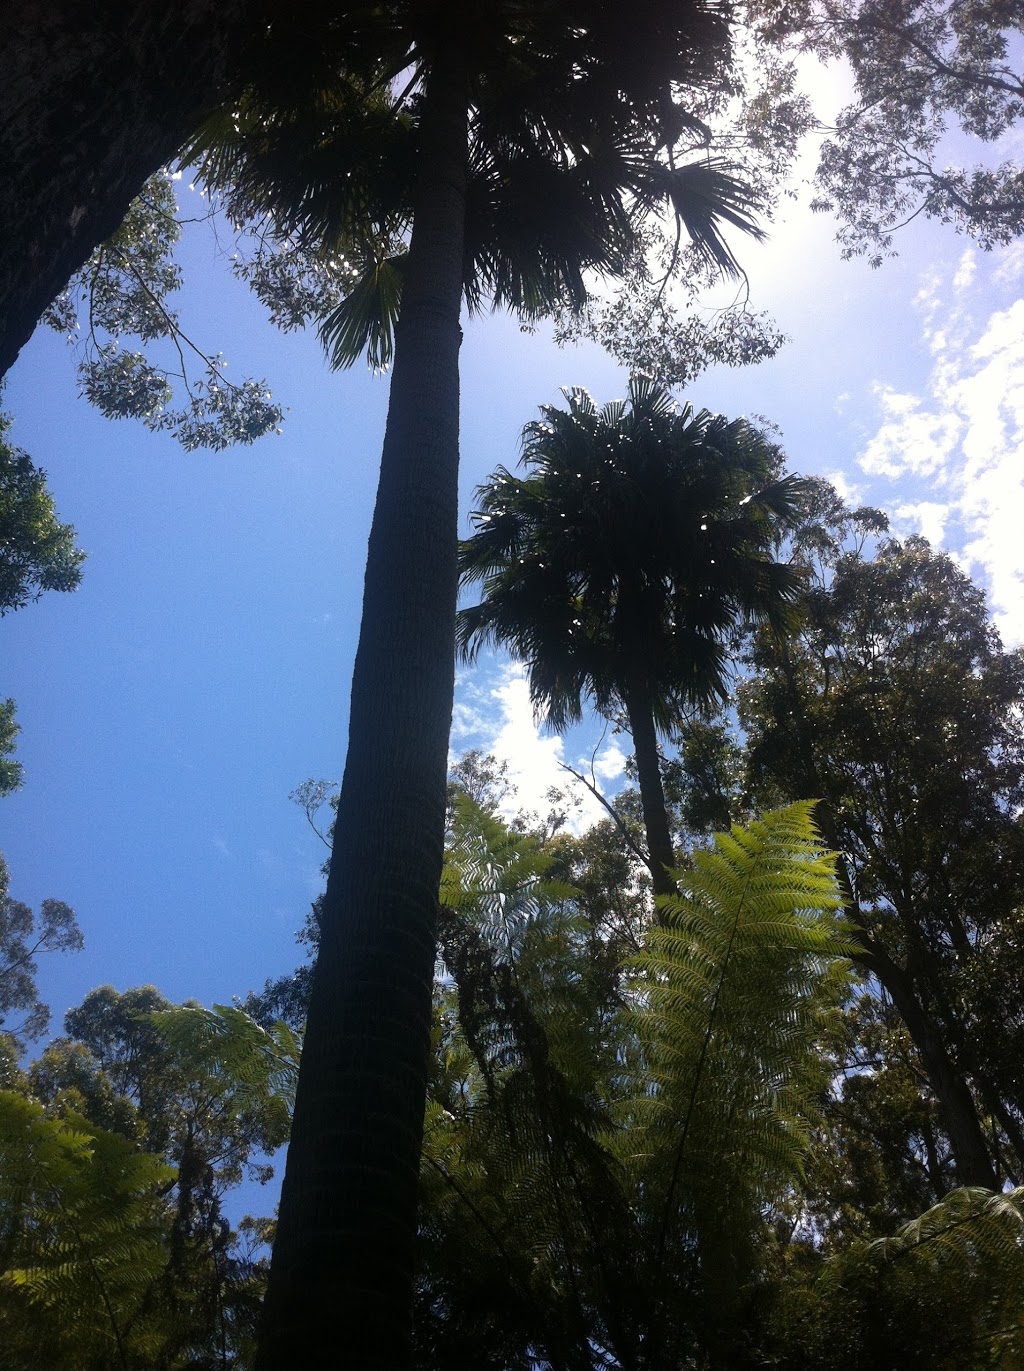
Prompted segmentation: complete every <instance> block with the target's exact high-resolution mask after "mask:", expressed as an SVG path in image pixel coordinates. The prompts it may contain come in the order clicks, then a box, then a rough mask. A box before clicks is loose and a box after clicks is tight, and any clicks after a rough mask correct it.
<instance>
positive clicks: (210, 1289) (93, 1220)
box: [0, 987, 298, 1371]
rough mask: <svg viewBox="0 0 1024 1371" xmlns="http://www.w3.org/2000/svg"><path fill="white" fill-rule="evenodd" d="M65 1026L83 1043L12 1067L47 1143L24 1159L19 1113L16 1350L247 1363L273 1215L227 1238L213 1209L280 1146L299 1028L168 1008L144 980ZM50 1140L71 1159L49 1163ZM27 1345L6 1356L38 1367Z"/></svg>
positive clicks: (13, 1226) (180, 1364)
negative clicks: (28, 1193) (29, 1187)
mask: <svg viewBox="0 0 1024 1371" xmlns="http://www.w3.org/2000/svg"><path fill="white" fill-rule="evenodd" d="M65 1026H66V1028H67V1029H68V1031H69V1033H70V1034H73V1035H74V1036H73V1037H68V1038H64V1039H57V1040H55V1041H54V1042H51V1043H50V1044H49V1045H48V1046H47V1048H46V1049H45V1050H44V1052H43V1053H42V1054H41V1056H40V1057H39V1058H38V1060H37V1061H35V1062H34V1063H32V1065H31V1066H30V1067H29V1069H28V1070H27V1072H24V1073H21V1072H18V1071H17V1069H16V1068H15V1067H14V1065H13V1063H11V1065H10V1067H9V1068H8V1070H7V1071H6V1077H7V1079H6V1080H5V1084H9V1085H10V1086H11V1087H12V1088H13V1090H16V1091H17V1092H18V1094H17V1095H16V1096H13V1095H12V1099H14V1100H15V1101H18V1100H20V1101H21V1105H20V1106H18V1107H20V1110H21V1113H20V1115H17V1117H18V1118H20V1117H21V1116H22V1115H24V1116H25V1118H30V1119H31V1120H34V1121H35V1122H34V1123H33V1125H32V1128H33V1129H34V1130H35V1131H34V1133H32V1137H33V1138H35V1137H36V1135H38V1138H40V1139H42V1142H40V1143H39V1145H38V1146H37V1145H36V1143H33V1144H32V1148H31V1149H29V1150H28V1151H27V1152H26V1151H25V1149H27V1148H28V1142H25V1141H24V1139H22V1137H21V1135H22V1133H25V1134H26V1137H27V1136H28V1134H27V1132H26V1130H27V1129H28V1124H24V1126H22V1124H18V1128H20V1129H21V1132H20V1133H18V1132H17V1130H15V1132H16V1133H17V1137H16V1138H15V1141H14V1142H12V1143H11V1144H10V1148H11V1150H12V1151H11V1155H12V1156H14V1158H15V1161H16V1162H17V1159H18V1158H19V1157H20V1156H22V1152H25V1155H26V1156H28V1158H29V1160H28V1161H25V1162H24V1165H23V1166H22V1172H24V1171H25V1170H26V1168H28V1167H29V1164H30V1162H31V1164H32V1165H33V1166H35V1167H36V1170H35V1171H33V1172H32V1175H33V1177H34V1178H35V1179H34V1180H33V1184H36V1185H37V1190H36V1192H33V1193H34V1195H35V1198H34V1199H33V1200H32V1204H33V1205H34V1206H35V1207H34V1208H31V1207H30V1205H29V1200H27V1199H26V1198H25V1197H24V1195H23V1193H22V1192H23V1191H24V1189H25V1184H24V1183H23V1181H22V1180H20V1179H19V1176H20V1175H21V1172H19V1171H18V1166H19V1165H22V1164H21V1163H20V1162H18V1164H17V1165H14V1164H13V1163H12V1164H11V1165H9V1166H8V1167H7V1171H6V1176H7V1178H8V1179H9V1180H10V1184H11V1186H21V1189H20V1190H19V1191H18V1192H17V1194H16V1193H15V1191H14V1190H13V1189H9V1190H4V1189H3V1181H2V1180H0V1270H3V1271H5V1272H6V1277H5V1278H4V1288H5V1289H6V1290H7V1291H9V1292H14V1293H11V1294H10V1296H9V1299H10V1301H11V1305H10V1307H11V1311H12V1312H11V1316H10V1317H11V1320H12V1326H13V1327H15V1328H16V1329H17V1334H18V1339H19V1341H18V1343H17V1346H18V1348H19V1349H20V1348H21V1347H22V1345H24V1347H25V1348H26V1349H32V1348H36V1347H43V1348H50V1347H51V1346H52V1349H53V1350H52V1353H50V1352H47V1353H46V1355H45V1357H44V1363H45V1364H46V1365H50V1364H52V1365H53V1366H54V1367H65V1366H66V1367H67V1368H68V1371H78V1368H80V1367H82V1366H88V1367H89V1371H107V1368H108V1367H109V1368H110V1371H125V1368H132V1371H136V1368H137V1371H151V1368H154V1367H159V1368H160V1369H161V1371H185V1368H188V1367H198V1366H208V1365H213V1364H216V1365H231V1366H237V1367H239V1368H242V1367H245V1366H249V1365H251V1359H252V1355H253V1350H254V1343H255V1328H256V1320H257V1317H258V1313H259V1303H260V1299H261V1296H262V1292H263V1287H264V1283H265V1276H266V1261H265V1244H266V1242H267V1240H268V1236H269V1234H270V1229H269V1228H268V1223H269V1221H263V1220H250V1221H247V1222H246V1223H245V1224H243V1225H242V1227H241V1228H240V1231H239V1233H238V1234H235V1233H232V1231H231V1228H230V1225H229V1224H228V1222H227V1220H226V1219H225V1218H224V1216H223V1213H222V1211H221V1203H222V1200H223V1198H224V1195H225V1194H226V1192H227V1191H228V1189H229V1188H230V1187H232V1186H234V1185H237V1184H238V1182H239V1181H240V1180H241V1179H242V1178H243V1175H245V1174H248V1176H249V1177H250V1178H252V1179H256V1180H267V1179H268V1178H269V1176H270V1175H271V1170H270V1168H269V1166H267V1165H266V1160H265V1155H264V1154H265V1153H269V1152H272V1151H273V1150H274V1149H275V1148H277V1147H278V1146H280V1145H281V1144H282V1143H283V1142H284V1141H285V1140H286V1139H287V1135H288V1129H289V1123H290V1115H291V1107H292V1099H293V1089H294V1080H295V1076H296V1072H297V1060H298V1042H297V1040H296V1038H295V1036H294V1035H293V1034H292V1033H291V1032H290V1031H289V1030H288V1029H287V1028H285V1027H284V1026H283V1025H278V1026H276V1027H275V1028H273V1029H272V1030H270V1031H264V1030H263V1029H262V1028H260V1027H259V1026H258V1025H257V1024H255V1023H253V1021H252V1020H251V1019H250V1018H249V1017H248V1016H247V1015H246V1014H244V1013H243V1012H242V1011H241V1010H240V1009H238V1008H235V1007H224V1006H221V1007H218V1008H215V1009H214V1010H211V1011H207V1010H203V1009H200V1008H198V1007H195V1006H189V1005H184V1006H172V1005H170V1004H168V1002H167V1001H166V1000H165V999H164V998H163V997H162V996H161V995H159V993H158V992H157V991H155V990H153V988H152V987H142V988H140V989H136V990H132V991H126V992H125V993H124V994H123V995H119V994H118V993H117V992H116V991H114V990H112V989H111V988H110V987H105V988H101V989H100V990H98V991H94V992H93V993H92V994H91V995H89V996H88V997H87V998H86V1000H85V1002H84V1004H83V1005H82V1006H80V1007H79V1008H78V1009H76V1010H72V1011H70V1012H69V1014H68V1015H67V1017H66V1020H65ZM2 1098H3V1097H0V1099H2ZM18 1107H16V1105H15V1104H9V1110H13V1111H15V1114H17V1108H18ZM12 1117H13V1115H12ZM2 1136H3V1124H2V1118H0V1140H2ZM19 1139H21V1140H20V1141H19ZM47 1140H49V1141H47ZM43 1143H45V1144H46V1146H47V1147H49V1148H50V1151H51V1152H53V1154H54V1156H55V1157H56V1158H57V1161H58V1162H59V1161H60V1159H61V1158H62V1157H64V1156H65V1154H67V1156H68V1157H70V1158H71V1160H72V1161H73V1162H74V1163H75V1168H77V1169H75V1168H72V1169H71V1170H69V1169H68V1167H63V1168H62V1166H59V1165H57V1164H56V1163H54V1164H53V1165H52V1166H51V1165H50V1162H49V1161H46V1169H45V1170H43V1169H41V1166H42V1164H41V1163H38V1158H39V1157H40V1156H42V1155H43V1153H42V1150H41V1149H42V1147H43ZM19 1148H21V1149H22V1152H19V1151H18V1149H19ZM33 1149H34V1150H33ZM76 1149H77V1151H76ZM2 1150H3V1148H2V1147H0V1151H2ZM79 1153H80V1154H81V1158H80V1157H79V1155H78V1154H79ZM49 1156H50V1153H49V1152H48V1153H46V1158H49ZM83 1159H84V1160H83ZM86 1162H88V1163H89V1164H90V1165H91V1166H92V1168H93V1169H92V1170H91V1171H87V1170H83V1167H84V1166H85V1163H86ZM37 1163H38V1164H37ZM112 1171H113V1172H115V1173H116V1179H115V1180H111V1179H110V1177H109V1174H108V1173H110V1172H112ZM80 1192H81V1194H80ZM122 1192H123V1193H122ZM83 1195H84V1199H83V1198H81V1196H83ZM30 1198H31V1197H30ZM44 1206H46V1210H45V1214H44V1210H43V1207H44ZM51 1211H52V1213H51ZM61 1223H64V1224H65V1227H64V1228H60V1224H61ZM68 1224H71V1225H72V1227H71V1228H68V1227H67V1225H68ZM76 1225H77V1227H76ZM76 1233H77V1234H78V1238H80V1239H81V1241H80V1243H79V1246H78V1248H75V1249H74V1251H72V1246H73V1242H72V1240H73V1239H74V1240H75V1241H78V1239H76V1238H75V1234H76ZM5 1243H6V1245H5ZM90 1272H92V1273H93V1288H92V1290H91V1293H90V1288H89V1279H90ZM101 1286H102V1290H103V1291H104V1292H106V1293H105V1296H104V1297H101V1293H98V1292H99V1290H100V1287H101ZM0 1298H2V1296H0ZM3 1308H4V1312H5V1313H6V1306H4V1307H3ZM5 1331H6V1325H5ZM19 1355H21V1353H20V1351H19ZM32 1355H33V1354H32V1353H31V1352H30V1351H26V1352H25V1353H24V1355H23V1356H22V1360H20V1361H18V1360H11V1361H10V1362H8V1361H5V1360H4V1356H3V1353H2V1352H0V1366H2V1367H3V1368H4V1371H7V1369H8V1366H10V1367H11V1371H21V1369H22V1367H24V1368H25V1371H28V1368H29V1367H30V1366H34V1365H38V1364H40V1363H39V1362H38V1361H33V1360H32ZM46 1357H49V1360H46ZM76 1358H80V1360H76Z"/></svg>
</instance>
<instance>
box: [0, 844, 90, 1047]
mask: <svg viewBox="0 0 1024 1371" xmlns="http://www.w3.org/2000/svg"><path fill="white" fill-rule="evenodd" d="M9 888H10V873H9V871H8V869H7V863H6V861H5V860H4V857H3V854H2V853H0V1037H3V1036H7V1037H10V1038H11V1039H13V1040H14V1041H15V1042H16V1043H17V1044H18V1045H19V1046H23V1045H24V1040H25V1039H31V1038H38V1037H39V1036H40V1035H41V1034H43V1033H45V1032H46V1028H47V1025H48V1024H49V1021H50V1011H49V1010H48V1009H47V1007H46V1005H44V1004H43V1003H42V1001H41V1000H40V999H39V998H38V993H37V989H36V957H37V956H38V955H39V954H40V953H41V952H77V951H79V949H80V948H81V946H82V934H81V931H80V929H79V927H78V924H77V922H76V921H75V915H74V912H73V910H71V909H70V908H69V907H68V906H67V905H66V904H64V903H62V901H60V900H43V902H42V904H41V905H40V907H39V915H38V918H37V917H36V916H35V915H34V914H33V913H32V910H31V909H30V908H29V907H28V905H27V904H23V903H22V902H21V901H20V900H14V899H12V898H11V896H10V894H9ZM12 1013H15V1014H21V1015H23V1016H24V1017H22V1018H20V1019H19V1020H17V1021H15V1022H14V1023H12V1022H11V1021H10V1016H11V1014H12Z"/></svg>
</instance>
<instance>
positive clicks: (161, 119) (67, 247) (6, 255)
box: [0, 0, 276, 376]
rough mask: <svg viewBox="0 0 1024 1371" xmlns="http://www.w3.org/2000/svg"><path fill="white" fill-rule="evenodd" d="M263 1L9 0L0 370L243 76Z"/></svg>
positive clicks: (2, 124)
mask: <svg viewBox="0 0 1024 1371" xmlns="http://www.w3.org/2000/svg"><path fill="white" fill-rule="evenodd" d="M274 2H275V3H276V0H274ZM269 13H270V0H255V3H254V0H174V3H173V4H163V5H160V4H154V3H152V0H122V3H120V4H113V3H110V0H89V2H88V3H79V4H67V3H63V4H62V3H60V0H7V3H6V4H5V5H4V9H3V35H2V39H0V43H2V49H0V70H2V72H3V78H2V80H0V179H2V182H3V195H2V196H0V376H3V375H4V373H5V372H6V371H7V370H8V368H9V367H10V366H11V365H12V363H13V362H14V359H15V358H16V357H17V355H18V352H19V350H20V349H21V348H22V347H23V346H24V344H25V343H26V342H27V341H28V339H29V337H30V336H31V334H32V330H33V329H34V328H35V326H36V322H37V321H38V319H39V317H40V315H41V314H42V313H43V311H44V310H45V309H46V307H47V305H49V304H50V302H51V301H52V300H53V299H54V297H55V296H56V295H57V294H58V293H59V292H60V291H61V290H62V289H63V288H64V286H65V285H66V284H67V282H68V279H69V277H70V276H71V275H72V274H73V273H74V272H75V271H77V270H78V268H79V267H81V266H82V265H83V264H84V263H85V262H86V261H87V259H88V258H89V255H90V254H91V253H92V251H93V249H94V248H95V247H97V245H98V244H99V243H101V242H103V241H104V239H106V238H109V237H110V235H111V234H112V233H113V232H114V230H115V229H116V228H117V227H118V225H119V224H120V223H121V221H122V219H123V218H124V216H125V212H126V210H127V209H128V206H129V204H130V203H131V201H132V199H133V197H134V196H135V195H136V194H137V193H138V191H139V190H140V188H141V186H142V184H143V182H144V181H145V180H146V178H147V177H148V176H150V175H151V174H152V173H153V172H154V171H156V170H157V169H158V168H159V167H161V166H163V165H164V164H165V163H167V162H169V161H170V160H171V159H172V158H173V157H174V155H175V153H176V152H177V151H178V149H179V148H180V147H181V145H182V143H184V142H185V140H186V138H188V136H189V135H190V134H191V133H193V132H194V131H195V129H196V128H197V127H198V126H199V124H200V122H201V121H202V118H203V116H204V115H205V114H206V113H208V112H209V111H210V110H212V109H213V108H215V107H216V106H217V105H218V104H219V103H221V102H222V101H223V100H224V99H226V98H228V97H229V96H230V95H231V94H232V93H233V92H234V91H235V90H236V89H237V88H239V87H240V85H241V82H242V76H243V72H242V68H243V66H244V63H245V59H246V54H247V52H248V48H249V45H250V44H249V40H253V39H255V38H257V37H261V36H262V33H263V31H264V29H265V25H266V21H267V18H268V16H269Z"/></svg>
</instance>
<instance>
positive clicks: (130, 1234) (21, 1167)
mask: <svg viewBox="0 0 1024 1371" xmlns="http://www.w3.org/2000/svg"><path fill="white" fill-rule="evenodd" d="M173 1179H174V1171H173V1169H172V1168H171V1167H169V1166H167V1165H166V1164H165V1163H164V1162H162V1161H161V1160H160V1158H158V1157H155V1156H152V1155H150V1154H149V1153H143V1152H139V1151H138V1150H137V1149H136V1148H135V1147H134V1146H133V1145H132V1144H131V1143H130V1142H128V1141H127V1140H126V1139H125V1138H122V1137H120V1136H119V1135H118V1134H116V1133H108V1132H105V1131H104V1130H103V1129H98V1128H96V1127H94V1126H93V1125H91V1124H89V1123H88V1122H87V1121H86V1120H85V1119H82V1118H79V1117H76V1116H73V1115H71V1116H68V1117H67V1118H64V1119H52V1118H48V1117H47V1116H46V1114H45V1112H44V1111H43V1108H42V1106H41V1105H39V1104H37V1103H35V1102H34V1101H32V1100H30V1099H28V1098H26V1097H25V1096H23V1095H19V1094H15V1093H14V1092H10V1091H3V1092H0V1212H2V1213H3V1215H4V1252H3V1256H4V1259H5V1268H6V1269H5V1270H4V1271H3V1274H2V1276H0V1285H2V1286H4V1287H6V1292H7V1293H6V1297H4V1296H0V1298H3V1302H4V1305H5V1306H6V1308H5V1317H4V1320H3V1322H4V1327H5V1340H6V1342H7V1348H8V1352H7V1356H8V1357H9V1358H10V1360H7V1359H5V1360H4V1362H3V1364H4V1366H5V1368H7V1367H8V1366H10V1367H12V1368H14V1367H19V1366H24V1367H25V1368H26V1371H27V1368H28V1367H30V1366H36V1365H41V1364H43V1363H42V1362H40V1361H39V1360H38V1358H39V1357H40V1356H44V1357H45V1358H46V1359H48V1364H49V1365H51V1366H53V1367H57V1366H61V1367H65V1366H66V1367H67V1368H69V1371H70V1369H71V1368H78V1367H80V1366H82V1367H84V1366H89V1367H93V1366H96V1367H107V1366H110V1367H112V1368H113V1367H118V1368H125V1369H126V1371H127V1368H135V1367H142V1366H144V1365H146V1364H147V1362H148V1359H149V1357H150V1355H151V1354H152V1353H154V1352H155V1351H156V1349H157V1347H158V1346H159V1342H160V1332H159V1328H158V1326H156V1325H154V1322H153V1321H152V1320H151V1319H140V1317H139V1316H140V1314H141V1313H142V1311H143V1308H144V1306H145V1304H146V1302H147V1300H148V1298H149V1296H150V1295H151V1293H152V1291H153V1289H154V1286H155V1283H156V1281H157V1280H158V1278H159V1276H160V1275H161V1273H162V1272H163V1270H164V1267H165V1264H166V1260H167V1225H166V1222H164V1221H163V1219H164V1214H163V1207H162V1201H161V1199H160V1195H161V1192H162V1191H163V1190H164V1189H165V1188H166V1186H167V1185H168V1184H169V1183H171V1182H172V1181H173ZM44 1348H45V1349H46V1351H45V1353H44V1352H43V1350H42V1349H44ZM19 1357H20V1358H21V1360H19Z"/></svg>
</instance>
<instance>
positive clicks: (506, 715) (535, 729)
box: [452, 663, 626, 832]
mask: <svg viewBox="0 0 1024 1371" xmlns="http://www.w3.org/2000/svg"><path fill="white" fill-rule="evenodd" d="M456 692H457V698H456V705H455V714H454V721H453V729H452V738H453V741H454V742H456V743H459V744H461V745H462V747H464V748H469V747H476V748H479V749H480V750H481V751H482V752H485V753H492V754H493V755H494V756H495V757H496V758H497V759H498V760H499V761H502V762H504V763H505V764H506V767H507V776H508V780H509V782H510V783H511V785H512V787H513V793H512V794H510V796H509V797H508V800H507V801H506V804H505V806H504V810H503V816H504V817H505V818H512V817H514V815H515V814H516V813H518V811H519V810H526V811H527V813H536V814H540V815H541V816H546V815H547V814H548V812H549V811H550V810H551V808H552V804H551V801H550V800H549V798H548V792H549V791H550V790H552V789H557V790H560V791H564V792H567V794H568V796H569V797H571V807H570V812H569V813H568V814H567V816H566V824H567V827H569V828H570V829H572V831H574V832H582V830H583V829H585V828H587V827H588V826H589V825H590V824H593V823H595V822H596V821H597V820H598V819H600V818H602V817H603V815H604V810H603V809H602V807H601V805H600V803H599V801H597V800H596V799H595V798H594V797H593V795H591V794H590V793H589V792H588V791H587V790H586V788H585V787H584V786H582V785H580V784H579V783H578V782H577V781H575V780H574V779H573V778H572V776H571V775H570V774H569V773H568V772H567V771H566V770H564V768H563V767H562V765H561V763H563V762H564V761H565V760H566V740H565V739H563V738H561V737H558V736H557V735H553V734H550V733H547V732H546V731H544V730H543V729H542V728H541V726H540V725H539V724H538V723H537V722H536V720H535V719H534V715H533V706H532V704H531V702H530V691H529V686H528V685H527V682H526V675H525V672H524V671H523V668H522V667H520V666H503V667H500V668H498V669H497V670H496V671H495V670H494V669H489V668H488V667H487V665H486V663H485V664H483V665H482V666H481V667H480V668H479V669H478V671H477V673H476V674H475V676H473V677H469V676H462V677H461V678H460V679H459V680H458V681H457V682H456ZM456 722H457V728H456V726H455V723H456ZM593 732H594V727H593V726H592V725H591V726H589V727H588V726H587V725H581V726H580V728H579V729H578V730H574V731H573V733H572V734H570V737H571V738H573V739H574V740H580V739H579V735H582V734H591V733H593ZM594 744H596V746H594ZM576 751H577V749H575V748H574V754H573V755H574V756H575V754H576ZM625 761H626V754H625V753H624V751H623V749H622V748H621V747H620V745H619V742H618V740H617V739H616V738H614V737H613V738H611V739H605V738H604V737H603V736H602V735H600V734H599V733H598V734H597V735H596V736H595V737H594V740H593V744H592V745H591V747H590V748H589V749H588V750H587V751H586V752H585V753H583V754H582V755H579V756H577V757H576V760H574V761H573V762H572V763H571V765H572V766H573V769H574V770H576V771H579V772H581V773H582V774H583V775H586V776H588V777H589V776H590V773H591V771H592V772H593V776H594V778H595V779H596V781H597V782H599V783H600V784H601V786H602V787H603V789H604V793H606V794H609V795H611V794H614V793H615V791H616V790H617V789H618V786H615V785H609V782H613V781H615V780H617V779H618V778H620V777H622V775H623V773H624V769H625Z"/></svg>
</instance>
